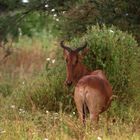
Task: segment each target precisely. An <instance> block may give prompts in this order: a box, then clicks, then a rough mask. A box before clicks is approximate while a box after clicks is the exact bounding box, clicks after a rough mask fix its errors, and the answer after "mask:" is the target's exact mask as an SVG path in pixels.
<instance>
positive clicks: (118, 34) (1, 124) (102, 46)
mask: <svg viewBox="0 0 140 140" xmlns="http://www.w3.org/2000/svg"><path fill="white" fill-rule="evenodd" d="M132 3H133V5H132ZM130 9H131V10H130ZM114 10H115V11H114ZM112 11H114V12H112ZM0 12H1V13H0V17H1V18H0V139H2V140H9V139H10V140H19V139H29V140H54V139H56V140H57V139H58V140H59V139H60V140H76V139H77V140H106V139H107V140H108V139H109V140H112V139H113V140H118V139H119V140H121V139H122V140H124V139H126V140H139V139H140V127H139V126H140V115H139V112H138V109H139V108H140V95H139V92H140V86H139V81H140V74H139V69H140V65H139V64H140V61H139V58H140V49H139V44H138V43H137V41H138V42H139V27H138V26H139V14H138V13H139V2H138V1H135V0H134V1H133V2H132V1H123V2H122V1H120V0H117V1H108V0H106V1H97V0H96V1H90V2H89V1H85V0H77V1H74V0H70V1H62V0H56V1H45V0H44V1H37V0H30V2H28V3H22V2H17V1H16V0H13V1H9V0H5V1H1V0H0ZM124 14H128V15H125V18H122V16H121V15H124ZM132 17H133V18H132ZM111 19H112V20H111ZM114 19H115V20H114ZM13 21H15V22H13ZM121 23H122V24H121ZM113 25H115V26H113ZM136 29H137V30H136ZM125 31H127V32H125ZM135 38H136V39H137V41H136V40H135ZM62 39H64V40H65V39H66V44H69V45H70V46H72V47H79V46H80V45H81V44H82V43H84V42H85V41H87V43H88V48H89V51H88V53H87V54H86V56H85V57H84V60H83V63H85V64H86V65H87V67H89V68H90V69H92V70H95V69H102V70H104V71H105V73H106V75H107V77H108V78H109V81H110V82H111V84H112V86H113V93H114V94H115V95H117V98H115V99H114V100H113V101H112V105H111V107H110V108H109V110H108V111H107V112H105V113H103V114H102V115H101V118H100V121H99V126H98V129H97V130H94V129H93V128H91V127H90V123H89V119H87V122H88V123H87V126H86V127H83V126H82V125H81V122H79V119H78V115H77V111H76V108H75V104H74V101H73V90H74V87H71V88H67V87H65V85H64V81H65V77H66V71H65V61H64V58H63V50H62V49H61V48H60V47H59V43H60V40H62Z"/></svg>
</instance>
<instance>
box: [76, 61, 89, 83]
mask: <svg viewBox="0 0 140 140" xmlns="http://www.w3.org/2000/svg"><path fill="white" fill-rule="evenodd" d="M90 73H91V71H90V70H89V69H88V68H87V67H86V66H85V65H83V64H81V63H78V66H77V69H76V71H75V74H74V83H75V84H77V82H78V81H79V80H80V79H81V78H82V77H83V76H86V75H89V74H90Z"/></svg>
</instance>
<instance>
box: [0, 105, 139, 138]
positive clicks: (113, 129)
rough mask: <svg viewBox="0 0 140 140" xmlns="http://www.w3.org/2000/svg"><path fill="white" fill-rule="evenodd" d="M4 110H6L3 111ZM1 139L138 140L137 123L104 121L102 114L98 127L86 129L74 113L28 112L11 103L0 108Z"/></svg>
mask: <svg viewBox="0 0 140 140" xmlns="http://www.w3.org/2000/svg"><path fill="white" fill-rule="evenodd" d="M5 109H6V110H5ZM0 112H1V113H0V118H1V121H0V139H3V140H18V139H21V140H22V139H24V140H25V139H28V140H45V138H46V139H49V140H100V139H103V140H112V139H113V140H118V139H119V140H124V139H126V140H139V138H140V132H139V131H140V128H139V127H138V124H137V123H138V122H137V121H136V122H131V121H130V122H125V121H122V120H120V119H119V118H117V117H116V118H115V119H116V122H113V120H112V119H111V118H110V120H109V122H108V127H107V122H106V118H105V116H104V115H103V116H102V117H101V118H100V123H99V128H98V129H97V130H93V129H91V128H90V126H89V125H87V126H86V127H85V128H84V127H83V126H82V125H81V123H80V122H79V121H78V119H77V117H76V115H75V113H69V114H66V113H65V112H62V111H61V109H60V111H59V112H58V113H56V112H49V111H46V112H41V111H40V110H36V111H35V112H28V111H26V110H23V109H21V108H17V107H16V106H14V105H9V106H5V107H3V108H1V109H0Z"/></svg>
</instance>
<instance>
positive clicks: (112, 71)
mask: <svg viewBox="0 0 140 140" xmlns="http://www.w3.org/2000/svg"><path fill="white" fill-rule="evenodd" d="M81 40H86V41H87V42H88V47H89V49H90V51H89V52H88V54H87V55H86V56H85V60H84V62H85V64H86V65H87V66H88V67H89V68H90V69H91V70H96V69H102V70H104V71H105V73H106V75H107V77H108V78H109V81H110V82H111V84H112V86H113V91H114V92H119V93H120V92H123V91H125V89H127V86H128V83H129V81H130V73H131V69H132V66H133V63H135V57H136V55H135V54H136V46H137V42H136V41H135V39H134V38H133V37H132V35H130V34H128V33H126V32H122V31H120V30H118V29H116V28H115V27H110V28H107V27H106V26H105V25H104V26H103V27H102V28H100V27H99V26H98V25H97V26H92V27H90V28H88V30H87V33H86V34H85V35H84V36H83V37H82V39H81V38H80V39H73V41H72V42H73V44H78V43H79V41H81Z"/></svg>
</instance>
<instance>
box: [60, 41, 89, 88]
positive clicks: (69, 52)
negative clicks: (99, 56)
mask: <svg viewBox="0 0 140 140" xmlns="http://www.w3.org/2000/svg"><path fill="white" fill-rule="evenodd" d="M60 46H61V47H62V48H63V49H64V58H65V61H66V72H67V77H66V81H65V84H66V85H67V86H71V85H72V84H76V83H77V82H78V80H79V79H80V78H81V76H83V74H84V73H85V69H83V66H82V64H81V62H80V61H81V59H80V58H81V54H80V53H79V52H81V51H82V52H83V53H84V51H85V49H86V47H87V42H86V43H85V44H84V45H83V46H82V47H79V48H77V49H74V50H73V49H71V48H70V47H67V46H65V45H64V41H61V43H60Z"/></svg>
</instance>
